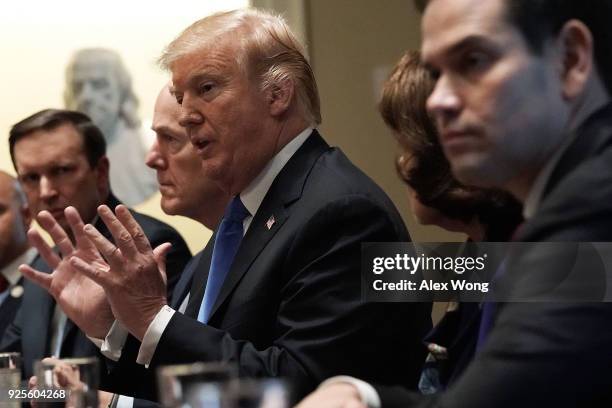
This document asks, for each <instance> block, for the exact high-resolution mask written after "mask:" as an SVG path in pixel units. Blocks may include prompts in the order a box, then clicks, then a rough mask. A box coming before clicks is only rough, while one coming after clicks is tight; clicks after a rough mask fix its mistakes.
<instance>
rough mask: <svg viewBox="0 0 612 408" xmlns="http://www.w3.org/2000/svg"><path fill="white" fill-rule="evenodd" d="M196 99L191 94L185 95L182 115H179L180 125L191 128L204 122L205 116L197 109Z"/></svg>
mask: <svg viewBox="0 0 612 408" xmlns="http://www.w3.org/2000/svg"><path fill="white" fill-rule="evenodd" d="M194 102H195V101H194V100H193V98H192V97H190V96H189V95H184V96H183V101H182V103H181V115H180V117H179V125H181V126H182V127H184V128H186V129H189V128H192V127H194V126H197V125H200V124H202V123H203V122H204V117H203V116H202V114H201V113H200V112H199V111H198V110H197V109H196V107H195V104H194Z"/></svg>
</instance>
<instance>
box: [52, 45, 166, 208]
mask: <svg viewBox="0 0 612 408" xmlns="http://www.w3.org/2000/svg"><path fill="white" fill-rule="evenodd" d="M64 102H65V105H66V107H67V108H68V109H72V110H77V111H80V112H83V113H85V114H86V115H88V116H89V117H90V118H91V119H92V120H93V122H94V123H95V124H96V126H98V128H100V130H101V131H102V133H103V134H104V137H105V138H106V144H107V155H108V157H109V159H110V161H111V162H112V163H113V166H112V167H111V169H110V179H111V183H112V185H113V191H114V193H115V194H116V195H117V197H119V199H121V201H123V202H124V203H125V204H127V205H130V206H133V205H136V204H140V203H142V202H143V201H145V200H146V199H147V198H149V197H150V196H151V195H153V194H154V193H155V192H156V191H157V183H156V180H155V172H153V171H152V170H151V169H149V168H148V167H147V166H146V164H145V157H146V152H147V150H148V147H149V145H150V143H151V142H152V140H151V141H149V140H148V139H147V138H148V136H147V134H148V133H147V131H145V130H144V129H143V128H142V126H141V122H140V119H139V117H138V98H137V97H136V95H135V94H134V91H133V89H132V78H131V76H130V74H129V72H128V71H127V69H126V68H125V65H124V64H123V61H122V60H121V57H120V56H119V54H118V53H117V52H115V51H113V50H109V49H104V48H85V49H81V50H79V51H77V52H76V53H75V54H74V55H73V56H72V58H71V60H70V62H69V63H68V66H67V67H66V87H65V90H64Z"/></svg>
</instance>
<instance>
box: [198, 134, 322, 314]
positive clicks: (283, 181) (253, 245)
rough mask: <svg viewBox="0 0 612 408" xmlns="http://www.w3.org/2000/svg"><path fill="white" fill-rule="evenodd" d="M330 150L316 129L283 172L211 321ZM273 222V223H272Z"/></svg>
mask: <svg viewBox="0 0 612 408" xmlns="http://www.w3.org/2000/svg"><path fill="white" fill-rule="evenodd" d="M328 148H329V146H328V145H327V143H326V142H325V141H324V140H323V138H322V137H321V136H320V135H319V134H318V132H317V131H316V130H315V131H313V133H312V134H311V135H310V137H308V138H307V139H306V141H305V142H304V144H303V145H302V146H301V147H300V148H299V149H298V150H297V152H296V153H295V154H294V155H293V156H292V157H291V159H289V161H288V162H287V164H286V165H285V167H283V169H282V170H281V171H280V173H279V174H278V176H277V177H276V179H275V180H274V182H273V183H272V185H271V186H270V189H269V190H268V193H267V194H266V196H265V197H264V199H263V201H262V203H261V205H260V206H259V209H258V210H257V213H256V214H255V215H254V217H253V220H252V221H251V224H250V226H249V229H248V231H247V233H246V235H245V236H244V238H243V239H242V242H241V243H240V247H239V248H238V252H237V253H236V257H235V258H234V262H233V263H232V266H231V268H230V271H229V273H228V275H227V277H226V279H225V281H224V282H223V286H222V287H221V292H220V293H219V296H217V299H216V301H215V304H214V306H213V308H212V311H211V314H210V319H212V318H213V317H214V315H215V312H216V311H217V310H218V309H219V307H220V306H221V305H222V304H223V302H224V301H225V300H226V299H227V297H228V296H229V294H230V293H231V292H232V291H233V289H234V288H235V287H236V285H237V284H238V283H239V282H240V280H241V279H242V277H243V276H244V274H245V273H246V272H247V271H248V269H249V267H250V266H251V265H252V264H253V262H254V261H255V259H257V257H258V255H259V254H260V253H261V251H262V250H263V249H264V248H265V246H266V245H267V244H268V242H270V240H271V239H272V238H273V237H274V235H275V234H276V233H277V232H278V231H279V230H280V228H281V227H282V225H283V224H284V222H285V221H286V220H287V218H288V217H289V216H290V206H291V204H293V203H294V202H295V201H297V200H298V199H299V198H300V197H301V195H302V191H303V189H304V185H305V183H306V180H307V178H308V175H309V174H310V171H311V170H312V167H313V166H314V164H315V162H316V161H317V159H318V158H319V157H320V156H321V154H323V153H324V152H325V151H326V150H327V149H328ZM272 217H273V218H272ZM272 219H273V220H274V222H269V221H271V220H272ZM211 240H212V238H211ZM209 265H210V262H209Z"/></svg>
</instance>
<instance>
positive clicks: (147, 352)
mask: <svg viewBox="0 0 612 408" xmlns="http://www.w3.org/2000/svg"><path fill="white" fill-rule="evenodd" d="M175 312H176V311H175V310H174V309H172V308H171V307H170V306H168V305H165V306H164V307H162V308H161V310H160V311H159V312H157V314H156V315H155V318H154V319H153V321H152V322H151V324H150V325H149V327H148V328H147V331H146V333H145V335H144V337H143V338H142V343H141V344H140V350H138V357H137V358H136V362H137V363H138V364H143V365H144V366H145V367H147V368H149V364H151V360H152V359H153V354H155V349H156V348H157V344H158V343H159V339H161V336H162V334H163V333H164V330H166V326H168V323H170V319H171V318H172V316H173V315H174V313H175Z"/></svg>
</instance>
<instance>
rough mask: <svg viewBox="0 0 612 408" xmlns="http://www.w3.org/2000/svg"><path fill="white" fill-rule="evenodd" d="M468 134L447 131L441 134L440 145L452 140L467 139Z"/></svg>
mask: <svg viewBox="0 0 612 408" xmlns="http://www.w3.org/2000/svg"><path fill="white" fill-rule="evenodd" d="M468 136H469V134H468V133H467V132H465V131H461V130H447V131H444V132H442V133H441V139H442V143H447V142H452V141H453V140H458V139H462V138H465V137H468Z"/></svg>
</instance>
